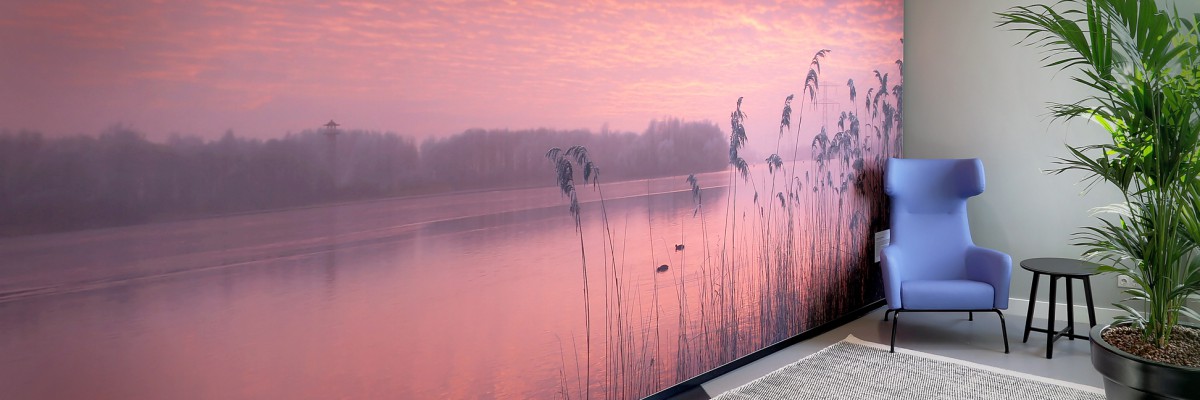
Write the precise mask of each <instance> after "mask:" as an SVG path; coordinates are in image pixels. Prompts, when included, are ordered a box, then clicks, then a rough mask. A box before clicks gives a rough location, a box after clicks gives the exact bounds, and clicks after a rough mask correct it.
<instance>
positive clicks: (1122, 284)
mask: <svg viewBox="0 0 1200 400" xmlns="http://www.w3.org/2000/svg"><path fill="white" fill-rule="evenodd" d="M1117 287H1119V288H1126V289H1133V288H1136V287H1137V284H1136V283H1134V282H1133V278H1130V277H1128V276H1125V275H1117Z"/></svg>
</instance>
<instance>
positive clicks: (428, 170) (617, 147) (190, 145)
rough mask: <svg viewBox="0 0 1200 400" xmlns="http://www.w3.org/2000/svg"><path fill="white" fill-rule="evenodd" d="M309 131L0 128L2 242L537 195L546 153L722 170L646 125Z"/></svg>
mask: <svg viewBox="0 0 1200 400" xmlns="http://www.w3.org/2000/svg"><path fill="white" fill-rule="evenodd" d="M335 140H336V141H334V140H331V139H330V138H329V137H328V136H327V135H325V134H324V133H323V132H319V131H315V130H308V131H304V132H300V133H289V134H287V135H285V136H283V137H281V138H275V139H268V140H262V139H254V138H246V137H238V136H236V135H235V134H234V133H233V132H226V133H225V135H224V136H222V137H221V138H219V139H203V138H200V137H196V136H180V135H173V136H171V137H170V138H168V139H167V140H165V141H163V142H156V141H151V140H148V139H146V137H145V136H144V135H143V134H141V133H139V132H136V131H134V130H133V129H130V128H128V127H125V126H114V127H111V128H109V129H107V130H105V131H104V132H102V133H101V134H99V135H97V136H91V135H75V136H66V137H48V136H45V135H43V134H41V133H38V132H32V131H18V132H11V131H7V130H6V131H0V235H17V234H30V233H39V232H51V231H61V230H71V229H81V228H92V227H102V226H114V225H126V224H136V223H143V222H148V221H152V220H158V219H165V218H178V217H190V216H206V215H218V214H227V213H236V212H246V211H256V210H268V209H277V208H286V207H295V206H303V205H311V204H320V203H327V202H332V201H342V200H357V199H370V198H381V197H390V196H403V195H412V194H427V193H438V192H447V191H459V190H480V189H494V188H503V187H519V186H534V185H541V184H544V183H545V182H547V178H546V177H547V176H550V175H552V174H553V173H554V170H553V168H552V166H551V165H550V163H549V161H547V160H546V158H545V156H544V155H545V152H546V150H547V149H549V148H551V147H567V146H571V145H576V144H582V145H586V146H588V148H590V149H594V150H593V151H594V154H596V155H597V162H598V163H601V165H602V166H603V167H604V169H603V171H602V173H604V174H605V176H606V177H607V178H606V179H609V180H616V179H633V178H644V177H651V176H667V175H677V174H686V173H692V172H700V171H713V170H719V169H721V168H723V167H724V165H725V162H724V158H725V151H726V149H725V148H724V144H723V142H724V137H723V134H722V133H721V131H720V128H718V127H717V126H716V125H715V124H712V123H710V122H685V121H681V120H678V119H666V120H663V121H652V122H651V123H650V125H649V127H648V128H647V129H646V131H645V132H643V133H642V134H635V133H611V132H601V133H598V134H597V133H592V132H589V131H587V130H572V131H559V130H550V129H535V130H519V131H510V130H468V131H466V132H462V133H460V134H456V135H453V136H449V137H445V138H430V139H427V140H425V141H423V142H421V143H420V144H419V145H418V143H417V142H416V141H415V140H413V139H411V138H408V137H405V136H401V135H398V134H395V133H391V132H387V133H385V132H374V131H362V130H344V131H340V132H339V134H338V135H336V139H335Z"/></svg>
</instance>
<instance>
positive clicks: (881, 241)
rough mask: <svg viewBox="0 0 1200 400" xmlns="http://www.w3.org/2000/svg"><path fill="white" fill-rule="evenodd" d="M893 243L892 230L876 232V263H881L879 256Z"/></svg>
mask: <svg viewBox="0 0 1200 400" xmlns="http://www.w3.org/2000/svg"><path fill="white" fill-rule="evenodd" d="M891 241H892V230H891V229H886V230H882V231H879V232H875V262H879V255H880V254H882V253H883V248H884V247H887V245H888V244H889V243H891Z"/></svg>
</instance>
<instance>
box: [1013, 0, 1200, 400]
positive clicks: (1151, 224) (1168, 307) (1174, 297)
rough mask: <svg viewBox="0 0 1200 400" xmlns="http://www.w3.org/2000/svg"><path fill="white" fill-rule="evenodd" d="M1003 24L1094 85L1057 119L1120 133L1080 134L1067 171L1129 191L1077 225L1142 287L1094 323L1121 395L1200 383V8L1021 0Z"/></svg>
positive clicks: (1187, 394)
mask: <svg viewBox="0 0 1200 400" xmlns="http://www.w3.org/2000/svg"><path fill="white" fill-rule="evenodd" d="M997 14H998V15H999V16H1000V22H999V26H1000V27H1005V28H1008V29H1011V30H1013V31H1017V32H1021V33H1024V34H1025V37H1024V39H1023V40H1022V41H1021V42H1020V43H1023V44H1026V45H1030V46H1034V47H1038V48H1041V49H1042V50H1044V51H1045V53H1046V54H1047V57H1046V58H1045V62H1046V64H1045V67H1048V68H1057V69H1060V70H1064V71H1067V72H1069V73H1070V74H1072V75H1073V76H1072V77H1071V79H1072V80H1073V81H1075V82H1078V83H1080V84H1082V85H1084V86H1086V87H1087V88H1088V90H1089V92H1090V93H1091V94H1090V95H1087V96H1085V97H1084V98H1082V99H1080V100H1079V101H1076V102H1073V103H1066V104H1061V103H1055V104H1051V105H1050V114H1051V115H1053V116H1054V117H1055V119H1059V118H1061V119H1064V120H1070V119H1076V118H1083V119H1087V120H1092V121H1095V122H1097V123H1099V124H1100V125H1101V126H1103V127H1104V129H1105V130H1107V131H1108V133H1109V134H1110V135H1111V141H1108V142H1106V143H1100V144H1092V145H1085V146H1068V149H1069V151H1070V154H1071V155H1070V156H1068V157H1066V158H1060V159H1058V161H1057V164H1058V167H1057V168H1056V169H1054V170H1053V172H1056V173H1062V172H1066V171H1084V172H1085V173H1086V174H1087V178H1085V180H1091V181H1092V183H1095V182H1107V183H1109V184H1112V185H1115V186H1116V188H1118V189H1119V190H1120V191H1121V193H1123V195H1124V201H1123V202H1121V203H1118V204H1114V205H1111V206H1108V207H1102V208H1100V209H1098V210H1097V211H1098V212H1099V214H1102V216H1101V218H1100V219H1099V220H1098V222H1097V224H1096V225H1095V226H1092V227H1087V228H1084V230H1083V231H1082V232H1079V233H1077V237H1076V239H1077V242H1076V244H1078V245H1081V246H1083V247H1084V248H1085V251H1084V256H1085V257H1088V258H1090V259H1092V260H1094V261H1096V262H1098V263H1099V264H1101V265H1102V267H1101V271H1102V272H1106V273H1111V274H1119V275H1124V276H1127V277H1129V278H1130V279H1131V280H1132V281H1133V282H1135V283H1136V286H1137V287H1136V288H1134V289H1129V290H1126V291H1125V292H1124V293H1126V294H1128V295H1129V298H1128V299H1126V300H1124V301H1122V302H1121V303H1118V304H1116V306H1117V307H1119V308H1121V309H1122V310H1124V311H1125V312H1126V313H1127V314H1126V315H1124V316H1122V317H1120V318H1118V319H1117V320H1116V321H1114V323H1113V324H1111V325H1108V326H1097V327H1096V328H1094V329H1093V330H1092V332H1091V338H1092V364H1093V365H1094V366H1095V367H1096V369H1097V370H1099V372H1100V373H1101V374H1102V375H1104V377H1105V391H1106V394H1107V395H1108V397H1109V398H1110V399H1112V398H1138V399H1141V398H1195V396H1197V395H1198V394H1200V368H1198V367H1200V330H1198V329H1196V328H1194V327H1192V326H1189V324H1187V323H1182V324H1181V322H1182V321H1186V320H1187V319H1191V320H1193V322H1194V321H1196V320H1200V314H1197V313H1196V311H1195V310H1194V309H1191V308H1189V306H1188V298H1189V296H1191V295H1194V294H1196V293H1197V290H1198V289H1200V257H1198V256H1197V253H1198V251H1200V247H1198V243H1200V219H1198V218H1197V216H1198V215H1200V205H1198V202H1200V178H1198V175H1200V148H1198V145H1200V143H1198V142H1197V137H1198V136H1200V47H1198V43H1197V20H1198V19H1200V14H1198V15H1193V16H1191V17H1190V18H1189V17H1181V16H1180V14H1179V12H1178V9H1177V8H1169V9H1160V8H1158V5H1156V4H1155V2H1154V1H1151V0H1065V1H1061V2H1058V3H1055V4H1053V5H1049V6H1047V5H1033V6H1028V7H1013V8H1010V9H1008V10H1006V11H1005V12H1001V13H997Z"/></svg>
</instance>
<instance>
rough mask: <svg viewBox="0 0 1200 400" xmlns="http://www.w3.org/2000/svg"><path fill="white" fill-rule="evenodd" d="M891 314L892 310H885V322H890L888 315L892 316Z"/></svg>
mask: <svg viewBox="0 0 1200 400" xmlns="http://www.w3.org/2000/svg"><path fill="white" fill-rule="evenodd" d="M891 312H892V310H890V309H888V310H885V311H884V312H883V322H887V320H888V314H890V313H891Z"/></svg>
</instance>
